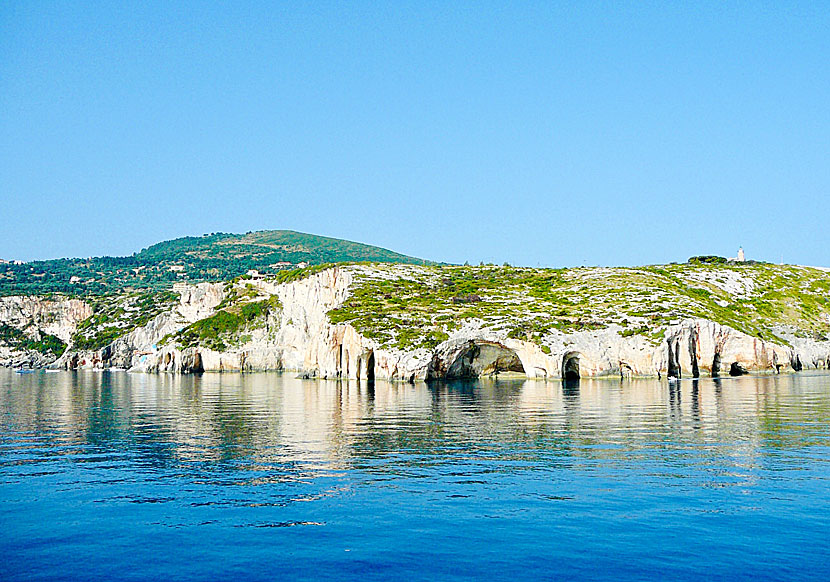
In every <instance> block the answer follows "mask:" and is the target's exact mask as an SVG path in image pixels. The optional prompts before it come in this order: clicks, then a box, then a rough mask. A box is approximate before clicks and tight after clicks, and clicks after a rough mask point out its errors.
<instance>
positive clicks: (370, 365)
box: [366, 351, 375, 382]
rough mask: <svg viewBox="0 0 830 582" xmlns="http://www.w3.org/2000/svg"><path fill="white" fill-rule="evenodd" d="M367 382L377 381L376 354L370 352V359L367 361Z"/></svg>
mask: <svg viewBox="0 0 830 582" xmlns="http://www.w3.org/2000/svg"><path fill="white" fill-rule="evenodd" d="M366 380H368V381H369V382H374V381H375V352H373V351H372V352H369V358H368V359H367V360H366Z"/></svg>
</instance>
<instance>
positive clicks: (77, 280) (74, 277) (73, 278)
mask: <svg viewBox="0 0 830 582" xmlns="http://www.w3.org/2000/svg"><path fill="white" fill-rule="evenodd" d="M81 281H82V279H81V278H80V277H78V276H77V275H72V276H71V277H69V282H70V283H80V282H81Z"/></svg>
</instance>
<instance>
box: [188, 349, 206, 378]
mask: <svg viewBox="0 0 830 582" xmlns="http://www.w3.org/2000/svg"><path fill="white" fill-rule="evenodd" d="M190 371H191V372H193V373H195V374H201V373H202V372H204V371H205V365H204V363H202V354H200V353H199V352H196V353H195V354H194V355H193V367H192V368H191V369H190Z"/></svg>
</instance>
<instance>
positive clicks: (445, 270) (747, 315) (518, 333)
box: [329, 262, 830, 349]
mask: <svg viewBox="0 0 830 582" xmlns="http://www.w3.org/2000/svg"><path fill="white" fill-rule="evenodd" d="M353 270H354V273H355V279H356V283H355V284H354V286H353V289H352V290H351V294H350V296H349V298H348V299H347V300H346V301H345V303H344V304H343V305H342V306H341V307H339V308H338V309H334V310H332V311H331V312H329V317H330V318H331V320H332V322H334V323H350V324H352V325H353V326H354V327H355V328H356V329H357V330H358V331H359V332H361V333H362V334H363V335H365V336H366V337H370V338H372V339H375V340H376V341H378V342H379V343H381V344H382V345H384V346H387V347H398V348H401V349H411V348H417V347H425V348H429V347H432V346H434V345H436V344H437V343H440V341H442V340H443V339H446V337H447V336H448V334H449V333H451V332H452V331H453V330H455V329H458V328H459V327H460V326H462V325H464V324H465V322H471V321H472V320H478V321H479V322H480V323H481V324H482V325H484V326H487V327H489V328H493V329H499V330H502V331H504V332H506V333H507V335H508V336H509V337H513V338H518V339H523V340H529V341H535V342H537V343H544V338H545V336H547V335H549V334H551V333H554V332H555V331H560V332H578V331H590V330H600V329H606V328H608V327H609V326H611V325H616V326H619V333H620V334H621V335H623V336H635V335H639V336H643V337H644V338H646V339H647V340H648V341H650V342H653V343H657V342H659V341H660V340H661V339H662V337H663V332H664V330H665V328H666V327H667V326H669V325H673V324H676V323H679V322H680V321H682V320H683V319H687V318H697V317H700V318H706V319H710V320H712V321H716V322H718V323H721V324H725V325H728V326H731V327H733V328H735V329H737V330H739V331H742V332H744V333H747V334H749V335H752V336H755V337H758V338H761V339H765V340H773V341H776V342H779V343H784V344H786V343H787V342H786V340H785V339H784V338H782V337H781V334H782V333H785V332H786V333H791V334H793V335H796V336H802V337H811V338H814V339H825V338H826V337H827V336H828V334H830V293H828V291H830V273H828V272H826V271H822V270H818V269H811V268H807V267H796V266H777V265H767V264H754V265H737V264H729V265H723V264H718V263H714V264H711V263H705V262H702V263H697V264H686V265H664V266H651V267H639V268H577V269H532V268H514V267H508V266H505V267H496V266H481V267H469V266H464V267H446V266H445V267H438V266H435V267H415V266H403V265H401V266H392V265H390V266H383V265H377V266H374V267H371V268H363V267H354V268H353Z"/></svg>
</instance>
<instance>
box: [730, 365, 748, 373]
mask: <svg viewBox="0 0 830 582" xmlns="http://www.w3.org/2000/svg"><path fill="white" fill-rule="evenodd" d="M748 373H749V372H748V371H747V369H746V368H744V367H743V366H742V365H741V364H740V362H732V365H731V366H730V367H729V375H730V376H743V375H744V374H748Z"/></svg>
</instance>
